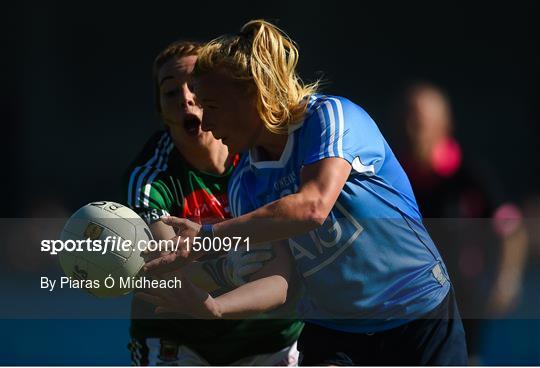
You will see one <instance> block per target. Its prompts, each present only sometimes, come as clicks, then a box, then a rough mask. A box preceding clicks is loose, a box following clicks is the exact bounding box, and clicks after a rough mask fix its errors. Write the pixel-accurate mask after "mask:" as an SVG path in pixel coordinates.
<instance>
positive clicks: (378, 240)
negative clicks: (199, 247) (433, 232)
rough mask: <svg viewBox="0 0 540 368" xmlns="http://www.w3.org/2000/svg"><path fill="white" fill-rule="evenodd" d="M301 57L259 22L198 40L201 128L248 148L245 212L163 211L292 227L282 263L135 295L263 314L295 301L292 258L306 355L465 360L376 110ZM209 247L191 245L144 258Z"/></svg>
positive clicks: (253, 227) (280, 233) (220, 312)
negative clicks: (334, 86)
mask: <svg viewBox="0 0 540 368" xmlns="http://www.w3.org/2000/svg"><path fill="white" fill-rule="evenodd" d="M351 47H354V46H353V45H351ZM346 51H347V50H343V52H344V53H346ZM297 60H298V51H297V49H296V47H295V45H294V43H293V42H292V41H291V40H290V39H289V38H288V37H287V36H286V35H285V34H284V33H283V32H282V31H281V30H279V29H278V28H276V27H275V26H274V25H272V24H270V23H268V22H265V21H261V20H257V21H251V22H249V23H247V24H246V25H245V26H244V27H243V28H242V30H241V32H240V33H239V34H236V35H233V36H225V37H220V38H218V39H216V40H214V41H212V42H210V43H208V44H207V45H205V46H204V47H203V48H202V50H201V52H200V53H199V58H198V60H197V65H196V70H195V90H196V92H197V95H198V98H199V99H200V101H201V103H202V105H203V108H204V112H205V113H204V117H203V122H202V127H203V129H204V130H210V131H212V133H213V135H214V137H216V138H218V139H221V140H222V141H223V142H224V143H225V144H226V145H227V146H228V147H229V150H230V151H231V152H245V154H244V155H243V156H242V158H241V159H240V162H239V163H238V166H237V168H236V169H235V172H234V173H233V177H232V179H231V183H230V185H229V200H230V205H231V208H232V212H233V215H234V216H236V217H235V218H233V219H228V220H225V221H222V222H219V223H216V224H214V225H203V226H200V225H198V224H195V223H193V222H190V221H188V220H184V219H179V218H174V217H173V218H171V217H168V218H164V219H163V222H164V223H167V224H172V225H174V226H175V227H176V229H177V233H178V235H179V236H181V237H183V238H187V239H188V240H187V241H189V240H190V239H192V237H194V236H203V237H204V236H206V237H220V238H222V239H223V238H225V237H231V236H242V237H249V238H250V240H251V242H252V243H259V242H267V241H279V240H283V239H289V238H290V240H289V250H288V251H289V252H286V251H281V252H280V251H279V249H282V248H283V246H282V245H276V246H275V247H274V249H275V251H276V253H278V252H279V254H278V257H283V258H282V261H281V262H280V264H281V265H283V268H282V269H277V270H274V273H271V274H268V275H267V276H266V277H260V278H258V279H257V280H254V281H252V282H250V283H247V284H245V285H243V286H241V287H239V288H237V289H235V290H233V291H231V292H229V293H226V294H224V295H221V296H219V297H217V298H214V297H212V296H210V295H208V294H207V293H204V292H202V291H201V290H200V289H197V288H195V287H194V286H193V285H191V284H189V283H187V284H186V285H187V287H185V288H182V290H180V291H177V292H175V291H171V290H168V291H163V292H162V291H154V292H151V293H142V294H139V295H140V296H139V297H141V298H143V299H144V300H147V301H149V302H151V303H153V304H155V305H157V306H158V308H157V311H158V312H163V311H173V310H174V311H182V310H184V311H188V312H189V313H198V315H200V316H201V315H204V316H206V317H208V318H230V317H237V316H245V315H249V314H251V313H259V312H261V311H265V310H268V309H272V308H275V307H276V306H278V305H281V303H283V302H284V301H285V300H286V292H287V288H288V273H287V271H286V265H287V264H288V259H292V260H293V261H294V265H295V268H296V271H297V273H298V274H299V275H300V277H301V278H302V280H303V283H304V285H305V288H306V293H305V298H304V301H303V303H302V308H301V309H302V310H303V311H304V313H305V318H306V319H307V322H308V323H307V324H306V328H305V330H304V332H303V333H302V335H301V337H300V340H299V349H300V351H301V352H302V353H303V354H304V362H303V363H305V364H307V365H319V364H322V365H344V364H345V365H363V364H368V365H375V364H384V365H394V364H395V365H398V364H399V365H402V364H406V365H409V364H410V365H413V364H414V365H416V364H427V365H453V364H457V365H465V364H466V363H467V361H466V359H467V358H466V357H467V354H466V348H465V337H464V333H463V326H462V323H461V319H460V316H459V312H458V310H457V307H456V304H455V299H454V295H453V292H452V288H451V284H450V280H449V278H448V274H447V272H446V268H445V265H444V263H443V260H442V259H441V256H440V254H439V252H438V250H437V248H436V246H435V245H434V244H433V242H432V240H431V239H430V237H429V235H428V233H427V231H426V229H425V227H424V226H423V224H422V219H421V215H420V212H419V210H418V206H417V204H416V201H415V198H414V194H413V192H412V189H411V186H410V184H409V181H408V179H407V176H406V174H405V172H404V171H403V169H402V168H401V166H400V164H399V163H398V161H397V160H396V158H395V156H394V154H393V153H392V150H391V149H390V147H389V146H388V144H387V142H386V141H385V139H384V137H383V136H382V134H381V133H380V131H379V129H378V127H377V125H376V124H375V122H374V121H373V120H372V119H371V117H370V116H369V115H368V114H367V113H366V112H365V111H364V110H363V109H362V108H361V107H360V106H358V105H356V104H355V103H353V102H351V101H350V100H348V99H346V98H343V97H338V96H325V95H320V94H317V93H316V87H317V86H316V85H305V84H303V83H302V82H301V81H300V79H299V77H298V75H297V73H296V64H297ZM201 254H202V253H200V252H194V251H193V250H192V249H188V248H187V247H184V248H182V249H181V250H180V251H179V252H176V253H172V254H162V255H161V256H160V257H158V258H157V259H155V260H152V261H149V262H148V263H147V264H146V269H148V270H150V271H156V270H165V269H169V268H170V267H171V266H178V265H179V264H183V263H185V262H186V260H190V259H195V258H197V257H199V256H200V255H201ZM253 295H257V297H253ZM195 306H197V307H196V308H195Z"/></svg>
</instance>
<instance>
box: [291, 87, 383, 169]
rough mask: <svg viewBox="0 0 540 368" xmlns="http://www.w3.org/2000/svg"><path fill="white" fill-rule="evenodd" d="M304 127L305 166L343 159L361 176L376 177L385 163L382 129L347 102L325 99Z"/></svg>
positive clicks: (331, 98) (338, 99) (356, 107)
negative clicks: (331, 158)
mask: <svg viewBox="0 0 540 368" xmlns="http://www.w3.org/2000/svg"><path fill="white" fill-rule="evenodd" d="M304 124H305V125H306V126H305V127H303V129H302V130H303V134H302V137H301V143H300V144H301V145H302V146H303V147H304V149H303V155H302V158H303V162H302V164H303V165H309V164H312V163H314V162H317V161H319V160H322V159H324V158H329V157H341V158H344V159H345V160H347V161H348V162H349V163H350V164H351V165H352V167H353V169H354V170H355V171H357V172H358V173H361V174H364V175H375V174H377V172H378V170H379V169H380V167H381V165H382V163H383V162H384V158H385V145H384V138H383V136H382V134H381V132H380V131H379V128H378V127H377V125H376V124H375V122H374V121H373V119H371V117H370V116H369V115H368V114H367V112H365V111H364V110H363V109H362V108H361V107H360V106H358V105H356V104H354V103H352V102H351V101H349V100H347V99H345V98H342V97H334V96H325V97H322V98H321V99H320V100H319V101H317V105H316V106H314V108H313V112H312V113H311V114H310V116H309V118H308V119H307V120H306V121H305V122H304Z"/></svg>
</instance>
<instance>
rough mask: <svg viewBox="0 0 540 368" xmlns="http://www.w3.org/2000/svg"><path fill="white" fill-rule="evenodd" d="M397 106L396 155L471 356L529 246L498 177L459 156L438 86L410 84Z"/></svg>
mask: <svg viewBox="0 0 540 368" xmlns="http://www.w3.org/2000/svg"><path fill="white" fill-rule="evenodd" d="M398 111H399V116H398V119H399V122H398V123H399V129H397V130H396V131H397V132H399V133H400V139H404V141H403V142H401V143H402V144H401V152H399V154H398V157H399V158H400V161H401V163H402V165H403V167H404V169H405V171H406V172H407V174H408V176H409V179H410V181H411V184H412V187H413V190H414V193H415V196H416V199H417V201H418V205H419V206H420V211H421V213H422V215H423V216H424V222H425V224H426V226H427V227H428V229H429V230H430V233H431V235H432V237H433V239H434V240H435V243H436V244H437V246H438V247H439V249H440V251H441V253H442V255H443V258H444V259H445V262H446V264H447V267H448V271H449V273H450V277H451V280H452V282H453V284H454V287H455V290H456V297H457V299H458V304H459V306H460V311H461V315H462V317H463V323H464V326H465V330H466V334H467V339H468V345H469V346H468V349H469V354H470V356H471V359H472V362H473V363H475V362H478V360H477V358H478V355H479V340H478V335H479V324H480V323H481V321H480V320H481V319H482V318H486V317H487V318H494V317H502V316H504V315H506V314H508V313H510V312H511V311H512V309H513V308H515V306H516V302H517V300H518V298H519V295H520V290H521V281H522V274H523V268H524V264H525V256H526V252H527V235H526V231H525V229H524V226H523V223H522V220H521V217H522V215H521V212H520V210H519V209H518V208H517V207H516V206H514V205H513V204H511V203H509V202H506V201H505V198H504V195H502V194H501V193H502V191H501V190H500V189H499V188H498V186H499V184H498V183H499V181H498V180H497V178H492V177H490V175H488V174H487V173H488V172H489V171H488V170H486V168H485V167H481V166H478V165H476V164H475V163H474V162H471V161H470V160H469V159H468V157H466V155H464V153H463V151H462V149H461V147H460V144H459V143H458V141H457V140H456V138H455V137H454V134H453V133H454V124H453V121H452V114H451V108H450V104H449V99H448V97H447V96H446V95H445V93H444V92H443V91H442V90H441V89H439V88H438V87H436V86H434V85H432V84H430V83H426V82H420V83H415V84H411V85H410V86H409V87H408V88H407V89H406V91H405V93H404V94H403V96H402V97H401V101H400V108H399V109H398ZM464 219H467V220H464Z"/></svg>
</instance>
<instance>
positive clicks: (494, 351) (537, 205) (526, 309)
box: [480, 194, 540, 365]
mask: <svg viewBox="0 0 540 368" xmlns="http://www.w3.org/2000/svg"><path fill="white" fill-rule="evenodd" d="M522 208H523V219H524V221H523V223H524V226H525V228H526V230H527V236H528V239H529V242H528V243H529V247H528V251H527V253H526V257H525V258H526V262H525V267H524V271H523V274H522V282H521V294H520V295H521V297H520V298H518V300H516V303H515V307H514V308H513V310H511V311H509V312H508V313H506V314H505V315H504V318H501V319H493V320H489V321H486V323H485V324H484V326H483V327H484V328H482V331H481V332H480V341H481V344H480V351H481V356H482V364H486V365H539V364H540V317H539V314H540V293H539V292H538V290H539V288H538V285H540V195H538V194H537V195H533V196H530V197H528V198H526V199H525V201H524V202H523V205H522Z"/></svg>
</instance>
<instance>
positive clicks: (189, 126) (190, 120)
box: [184, 114, 201, 135]
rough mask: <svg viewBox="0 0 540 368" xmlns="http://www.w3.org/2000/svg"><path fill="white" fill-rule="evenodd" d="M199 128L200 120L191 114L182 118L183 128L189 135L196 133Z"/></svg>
mask: <svg viewBox="0 0 540 368" xmlns="http://www.w3.org/2000/svg"><path fill="white" fill-rule="evenodd" d="M200 128H201V120H200V119H199V118H198V117H197V116H196V115H192V114H187V115H186V117H185V119H184V130H185V131H186V133H187V134H189V135H198V134H199V131H200Z"/></svg>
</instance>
